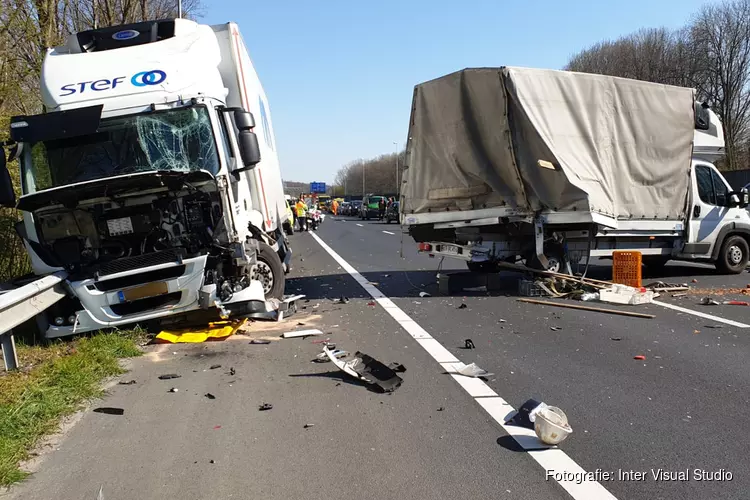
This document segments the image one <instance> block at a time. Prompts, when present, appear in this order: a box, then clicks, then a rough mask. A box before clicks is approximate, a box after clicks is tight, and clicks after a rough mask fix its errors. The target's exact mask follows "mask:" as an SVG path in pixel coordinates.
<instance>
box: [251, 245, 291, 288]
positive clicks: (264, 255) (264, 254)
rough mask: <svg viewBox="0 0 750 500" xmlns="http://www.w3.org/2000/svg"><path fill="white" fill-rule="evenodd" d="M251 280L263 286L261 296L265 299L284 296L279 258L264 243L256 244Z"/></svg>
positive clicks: (283, 280) (282, 272)
mask: <svg viewBox="0 0 750 500" xmlns="http://www.w3.org/2000/svg"><path fill="white" fill-rule="evenodd" d="M252 279H254V280H258V281H260V282H261V283H262V284H263V294H264V295H265V296H266V298H267V299H270V298H275V299H281V298H282V297H283V296H284V282H285V280H286V278H285V277H284V266H283V265H282V264H281V258H280V257H279V254H277V253H276V252H275V251H274V250H273V248H271V247H270V246H268V245H267V244H266V243H265V242H263V241H259V242H258V262H257V263H256V265H255V271H253V276H252Z"/></svg>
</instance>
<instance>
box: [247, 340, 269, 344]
mask: <svg viewBox="0 0 750 500" xmlns="http://www.w3.org/2000/svg"><path fill="white" fill-rule="evenodd" d="M249 343H250V344H261V345H267V344H270V343H271V341H270V340H267V339H253V340H251V341H250V342H249Z"/></svg>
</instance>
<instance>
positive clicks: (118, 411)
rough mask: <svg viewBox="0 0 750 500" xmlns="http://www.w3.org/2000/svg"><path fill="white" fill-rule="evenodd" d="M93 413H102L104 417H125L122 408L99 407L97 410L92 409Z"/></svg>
mask: <svg viewBox="0 0 750 500" xmlns="http://www.w3.org/2000/svg"><path fill="white" fill-rule="evenodd" d="M94 413H104V414H105V415H125V410H124V409H122V408H112V407H109V406H100V407H99V408H94Z"/></svg>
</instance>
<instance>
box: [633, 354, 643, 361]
mask: <svg viewBox="0 0 750 500" xmlns="http://www.w3.org/2000/svg"><path fill="white" fill-rule="evenodd" d="M633 359H637V360H638V361H645V360H646V356H644V355H643V354H639V355H637V356H633Z"/></svg>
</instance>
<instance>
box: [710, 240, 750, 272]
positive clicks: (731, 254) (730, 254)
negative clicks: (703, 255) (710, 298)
mask: <svg viewBox="0 0 750 500" xmlns="http://www.w3.org/2000/svg"><path fill="white" fill-rule="evenodd" d="M749 254H750V250H749V249H748V245H747V241H745V238H743V237H742V236H730V237H729V238H727V239H726V240H724V243H723V244H722V245H721V252H719V258H718V259H717V260H716V268H717V269H718V270H719V271H721V272H722V273H725V274H739V273H741V272H742V271H744V270H745V268H746V267H747V261H748V258H749V257H750V255H749Z"/></svg>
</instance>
